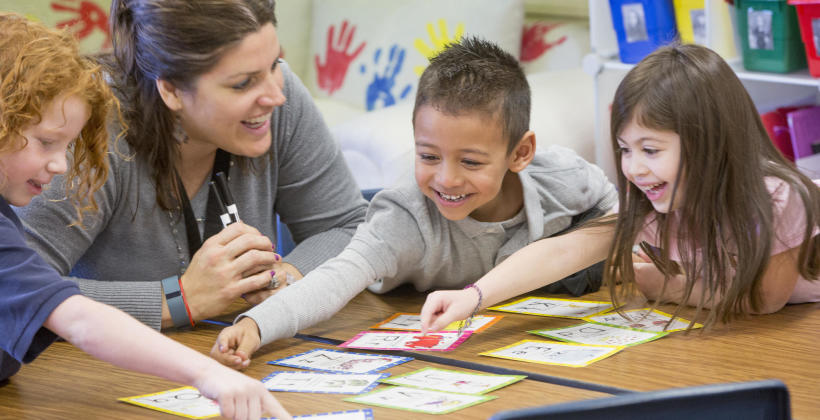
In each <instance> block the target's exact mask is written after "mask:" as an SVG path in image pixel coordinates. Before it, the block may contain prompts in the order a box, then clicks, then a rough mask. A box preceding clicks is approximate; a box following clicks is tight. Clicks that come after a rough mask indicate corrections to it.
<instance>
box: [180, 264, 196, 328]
mask: <svg viewBox="0 0 820 420" xmlns="http://www.w3.org/2000/svg"><path fill="white" fill-rule="evenodd" d="M179 293H181V294H182V303H184V304H185V312H187V313H188V320H189V321H191V328H193V327H194V317H193V316H191V308H189V307H188V299H186V298H185V290H182V276H180V277H179Z"/></svg>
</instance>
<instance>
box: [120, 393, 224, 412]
mask: <svg viewBox="0 0 820 420" xmlns="http://www.w3.org/2000/svg"><path fill="white" fill-rule="evenodd" d="M117 400H118V401H123V402H127V403H129V404H134V405H138V406H140V407H145V408H150V409H152V410H157V411H162V412H163V413H169V414H176V415H177V416H182V417H187V418H189V419H207V418H209V417H216V416H218V415H219V414H220V411H219V404H217V403H216V401H214V400H212V399H210V398H206V397H203V396H202V394H200V393H199V390H197V389H196V388H194V387H192V386H185V387H182V388H175V389H169V390H168V391H162V392H155V393H153V394H145V395H138V396H136V397H126V398H118V399H117Z"/></svg>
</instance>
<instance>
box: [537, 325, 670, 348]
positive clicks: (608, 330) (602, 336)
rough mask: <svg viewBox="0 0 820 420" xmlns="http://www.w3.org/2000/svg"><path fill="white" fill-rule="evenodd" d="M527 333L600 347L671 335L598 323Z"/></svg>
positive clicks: (642, 341)
mask: <svg viewBox="0 0 820 420" xmlns="http://www.w3.org/2000/svg"><path fill="white" fill-rule="evenodd" d="M527 332H529V333H532V334H537V335H540V336H543V337H547V338H552V339H553V340H559V341H566V342H570V343H580V344H594V345H599V346H634V345H637V344H641V343H646V342H648V341H652V340H657V339H659V338H661V337H663V336H665V335H667V334H669V333H668V332H654V331H644V330H636V329H634V328H626V327H618V326H615V325H606V324H599V323H597V322H589V323H584V324H578V325H573V326H571V327H563V328H551V329H546V330H533V331H527Z"/></svg>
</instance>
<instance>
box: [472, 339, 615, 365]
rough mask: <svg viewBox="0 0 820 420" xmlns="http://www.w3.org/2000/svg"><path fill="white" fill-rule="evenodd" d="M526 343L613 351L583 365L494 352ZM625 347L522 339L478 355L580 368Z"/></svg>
mask: <svg viewBox="0 0 820 420" xmlns="http://www.w3.org/2000/svg"><path fill="white" fill-rule="evenodd" d="M524 343H546V344H549V345H559V346H586V347H609V348H611V349H612V351H610V352H608V353H605V354H603V355H601V356H598V357H596V358H594V359H592V360H590V361H588V362H586V363H585V364H583V365H573V364H570V363H553V362H543V361H539V360H531V359H524V358H520V357H511V356H500V355H497V354H492V353H494V352H498V351H501V350H506V349H508V348H510V347H515V346H518V345H521V344H524ZM625 348H626V346H600V345H594V344H578V343H562V342H556V341H541V340H521V341H519V342H517V343H512V344H510V345H508V346H504V347H499V348H497V349H493V350H489V351H485V352H482V353H479V354H478V355H479V356H488V357H497V358H499V359H509V360H517V361H519V362H527V363H538V364H541V365H553V366H567V367H575V368H578V367H586V366H589V365H591V364H593V363H595V362H598V361H601V360H603V359H606V358H607V357H610V356H612V355H614V354H615V353H618V352H620V351H621V350H623V349H625Z"/></svg>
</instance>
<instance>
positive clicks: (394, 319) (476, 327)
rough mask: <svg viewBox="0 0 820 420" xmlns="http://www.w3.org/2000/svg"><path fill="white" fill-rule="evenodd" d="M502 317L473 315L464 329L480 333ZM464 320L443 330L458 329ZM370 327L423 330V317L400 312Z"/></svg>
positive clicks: (377, 328)
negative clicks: (471, 320)
mask: <svg viewBox="0 0 820 420" xmlns="http://www.w3.org/2000/svg"><path fill="white" fill-rule="evenodd" d="M501 318H503V316H502V315H476V316H474V317H473V322H471V323H470V325H469V326H467V327H465V328H464V331H470V332H472V333H479V332H481V331H484V330H486V329H487V328H489V327H490V326H491V325H493V324H495V323H496V322H498V321H500V320H501ZM462 322H464V321H456V322H453V323H451V324H450V325H448V326H446V327H444V329H443V331H458V329H459V327H461V323H462ZM370 328H372V329H375V330H402V331H421V317H420V316H419V314H408V313H398V314H395V315H393V316H391V317H390V318H387V319H386V320H384V321H382V322H380V323H378V324H376V325H373V326H372V327H370Z"/></svg>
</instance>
